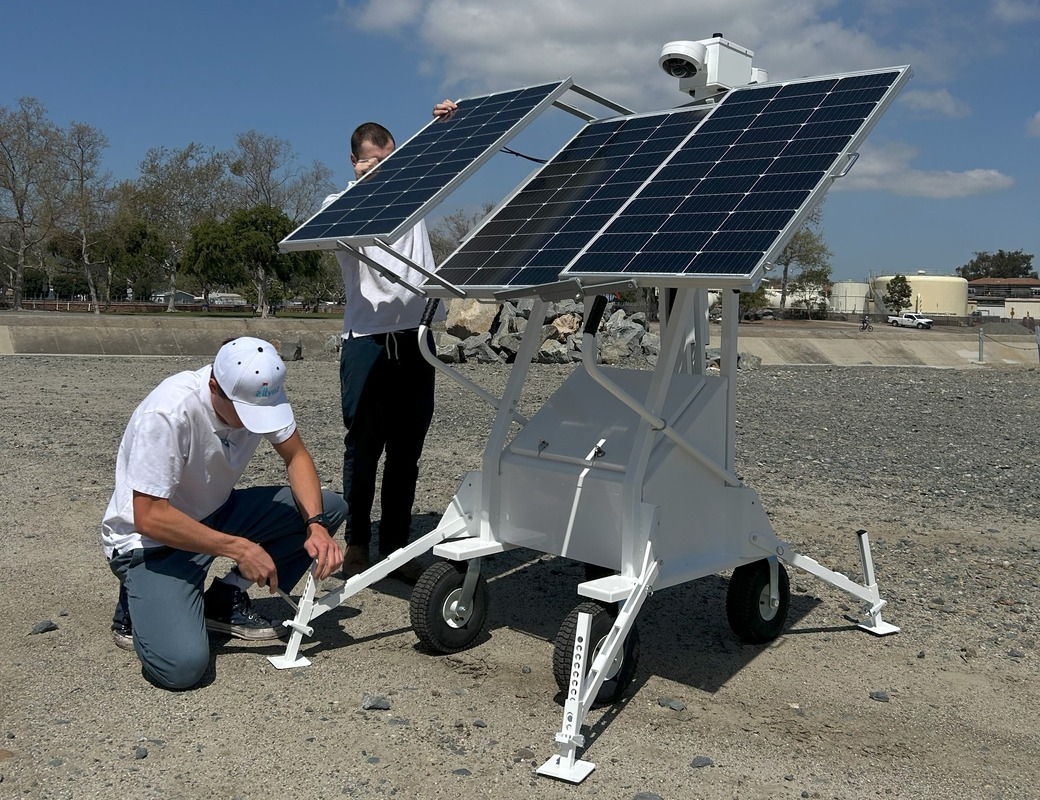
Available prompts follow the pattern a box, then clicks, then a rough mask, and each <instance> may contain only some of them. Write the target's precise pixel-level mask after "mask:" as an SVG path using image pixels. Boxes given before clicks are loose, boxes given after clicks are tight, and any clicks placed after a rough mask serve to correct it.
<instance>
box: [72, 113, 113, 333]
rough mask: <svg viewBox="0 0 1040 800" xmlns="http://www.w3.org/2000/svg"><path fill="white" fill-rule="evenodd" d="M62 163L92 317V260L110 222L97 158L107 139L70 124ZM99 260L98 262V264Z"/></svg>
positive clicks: (108, 195) (106, 178)
mask: <svg viewBox="0 0 1040 800" xmlns="http://www.w3.org/2000/svg"><path fill="white" fill-rule="evenodd" d="M64 140H65V147H64V148H63V150H64V152H63V161H64V166H65V171H66V180H67V182H68V201H67V204H66V212H67V215H68V223H69V227H70V228H71V229H72V230H74V232H75V238H76V243H77V246H78V248H77V249H78V251H79V252H78V260H79V263H80V266H81V267H82V269H83V273H84V276H85V277H86V279H87V287H88V289H89V291H90V302H91V303H92V304H93V307H94V313H95V314H100V313H101V308H100V306H99V304H98V291H97V275H96V269H97V266H96V265H95V261H94V260H93V256H94V254H95V251H96V247H97V244H98V239H99V237H101V236H102V235H103V231H104V228H105V226H106V225H107V223H108V221H109V220H110V218H111V209H112V189H111V175H110V173H107V172H103V171H102V169H101V157H102V154H103V152H104V150H105V148H107V147H108V139H107V138H106V137H105V135H104V134H103V133H102V132H101V131H99V130H98V129H97V128H93V127H91V126H90V125H87V124H85V123H82V122H73V123H72V125H71V126H69V129H68V131H66V133H65V137H64ZM100 261H101V259H99V262H100Z"/></svg>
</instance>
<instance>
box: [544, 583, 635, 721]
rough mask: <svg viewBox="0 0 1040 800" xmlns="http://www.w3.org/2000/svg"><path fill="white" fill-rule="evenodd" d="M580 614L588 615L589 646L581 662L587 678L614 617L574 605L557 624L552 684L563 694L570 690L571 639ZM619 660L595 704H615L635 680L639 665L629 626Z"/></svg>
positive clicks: (597, 608)
mask: <svg viewBox="0 0 1040 800" xmlns="http://www.w3.org/2000/svg"><path fill="white" fill-rule="evenodd" d="M582 612H585V613H586V614H591V615H592V629H591V631H590V635H589V643H590V647H589V649H588V651H587V653H588V655H587V657H586V659H585V674H586V675H588V673H589V669H591V668H592V662H593V659H595V657H596V652H597V651H598V650H599V647H600V644H601V643H602V642H603V640H604V639H605V638H606V636H607V634H608V633H610V629H611V628H612V627H613V626H614V619H615V618H616V614H615V613H614V612H613V611H612V610H611V609H610V608H609V607H607V606H603V605H601V604H599V603H595V602H592V601H588V602H585V603H582V604H581V605H579V606H577V607H576V608H575V609H574V610H573V611H571V613H570V614H568V615H567V617H566V619H564V621H563V624H562V625H560V630H559V632H558V633H557V634H556V641H555V642H554V643H553V677H554V678H555V679H556V685H557V686H559V687H560V691H562V692H564V693H566V692H567V690H568V689H569V688H570V681H571V663H572V660H573V656H574V637H575V635H576V634H577V631H578V614H580V613H582ZM620 658H621V663H620V664H619V665H617V669H616V671H615V673H614V674H613V675H608V677H607V678H606V679H605V680H604V681H603V685H602V686H600V689H599V692H597V693H596V700H595V702H594V704H595V705H605V704H608V703H614V702H617V701H618V700H619V699H620V698H621V696H622V695H623V694H624V693H625V690H626V689H627V688H628V686H629V684H630V683H632V678H634V677H635V674H636V667H638V666H639V630H638V628H637V627H636V626H635V624H633V625H632V629H631V630H630V631H629V632H628V637H627V638H626V639H625V642H624V644H622V646H621V653H620Z"/></svg>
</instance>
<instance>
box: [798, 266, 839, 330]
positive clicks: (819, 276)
mask: <svg viewBox="0 0 1040 800" xmlns="http://www.w3.org/2000/svg"><path fill="white" fill-rule="evenodd" d="M830 283H831V268H830V264H825V265H820V266H807V267H804V268H803V269H802V270H801V272H799V273H798V275H797V276H796V277H795V279H794V280H793V281H791V295H792V296H793V297H794V298H795V305H797V306H801V307H802V308H804V309H805V312H806V316H807V317H808V318H809V319H812V318H813V315H814V313H815V314H816V315H826V313H827V290H828V288H829V287H830Z"/></svg>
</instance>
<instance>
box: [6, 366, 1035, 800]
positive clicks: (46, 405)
mask: <svg viewBox="0 0 1040 800" xmlns="http://www.w3.org/2000/svg"><path fill="white" fill-rule="evenodd" d="M199 363H200V362H199V361H198V360H197V359H171V358H165V359H162V358H156V359H151V358H138V359H128V358H107V359H105V358H54V357H18V356H11V357H5V358H3V359H2V360H0V370H2V380H0V403H2V407H3V409H4V411H3V413H2V416H0V419H2V431H3V436H2V444H3V454H4V457H3V459H2V460H0V486H2V488H3V493H2V496H0V508H2V514H0V520H2V521H0V526H2V542H3V545H2V547H0V569H2V574H3V575H4V576H5V577H4V581H3V588H2V589H0V618H2V619H3V624H2V625H0V636H2V641H0V797H2V798H6V797H11V798H15V797H26V798H94V797H99V798H100V797H106V798H107V797H121V798H152V797H155V798H158V797H163V798H169V797H237V798H265V797H270V796H272V795H274V796H295V797H305V798H333V797H344V796H346V797H367V798H379V797H417V798H456V797H463V798H477V797H494V798H496V799H497V800H513V799H518V798H527V797H532V796H538V797H541V798H546V800H549V799H551V798H574V797H596V798H611V799H614V798H620V799H622V800H628V799H629V798H640V800H651V799H652V798H665V799H666V800H670V799H672V798H691V797H696V798H707V799H708V800H716V799H721V798H742V799H746V798H809V797H811V798H817V797H818V798H843V799H844V798H848V799H853V798H875V797H898V798H949V797H961V798H1028V797H1036V796H1038V794H1040V790H1038V789H1037V786H1038V785H1040V726H1038V725H1037V723H1036V719H1035V717H1036V709H1037V708H1040V681H1038V672H1040V653H1038V652H1037V649H1036V640H1037V617H1038V602H1040V590H1038V588H1040V524H1038V523H1037V520H1036V517H1037V503H1038V502H1040V498H1038V496H1037V488H1036V487H1037V460H1038V456H1037V454H1038V453H1040V428H1038V426H1037V419H1038V417H1040V413H1038V412H1040V399H1038V398H1040V391H1038V390H1040V371H1037V370H1036V369H1029V368H1019V369H1014V370H1002V369H995V368H986V369H974V370H970V371H967V370H966V371H955V370H932V369H897V368H893V369H880V368H771V369H768V370H767V369H760V370H751V371H747V372H743V373H742V374H741V375H740V377H739V380H738V394H737V397H738V400H737V402H738V415H739V425H738V430H737V433H738V440H737V453H738V471H739V473H740V474H741V476H742V478H743V479H744V480H745V481H746V482H747V483H748V484H749V485H750V486H752V487H753V488H755V489H756V490H757V491H758V493H759V494H760V496H761V497H762V500H763V504H764V506H765V508H766V509H767V510H768V512H769V514H770V516H771V518H772V521H773V524H774V527H775V528H776V530H777V531H778V533H779V534H780V535H781V536H782V537H783V538H785V539H786V540H788V541H790V542H791V543H792V544H794V545H795V546H796V547H797V548H798V550H799V551H800V552H802V553H804V554H806V555H809V556H811V557H813V558H816V559H817V560H819V561H820V562H821V563H823V564H825V565H826V566H829V567H831V568H833V569H837V570H840V571H842V572H845V573H846V574H849V575H851V576H853V577H858V576H859V574H860V567H859V558H858V552H857V549H856V544H855V536H854V532H855V531H856V530H857V529H859V528H866V529H867V530H868V531H869V532H870V535H871V540H872V543H873V546H874V559H875V564H876V569H877V575H878V581H879V584H880V586H881V590H882V595H883V596H884V597H885V598H886V599H887V600H888V601H889V606H888V607H887V608H886V609H885V619H886V621H889V622H892V623H894V624H896V625H898V626H900V627H901V628H902V631H901V632H900V633H899V634H897V635H895V636H889V637H885V638H875V637H873V636H871V635H870V634H867V633H864V632H862V631H860V630H858V629H856V628H855V627H854V626H853V625H851V624H850V622H849V621H848V616H849V615H850V614H854V613H857V611H858V608H857V605H856V604H855V603H852V602H850V600H849V598H847V597H846V596H845V595H843V594H842V593H840V592H838V591H837V590H835V589H833V588H832V587H830V586H828V585H826V584H823V583H821V582H820V581H817V580H816V579H815V578H813V577H811V576H809V575H807V574H805V573H794V572H792V576H791V578H792V580H791V583H792V595H793V596H792V601H791V609H790V614H789V620H788V628H787V630H785V632H784V633H783V634H782V635H781V636H780V637H779V638H778V639H777V640H776V641H775V642H773V643H771V644H769V645H767V646H761V647H755V646H747V645H742V644H740V643H739V642H738V640H737V639H736V638H735V637H734V636H733V634H732V632H731V631H730V629H729V627H728V624H727V622H726V613H725V591H726V577H725V575H722V576H713V577H710V578H705V579H702V580H700V581H695V582H693V583H688V584H684V585H682V586H678V587H673V588H670V589H667V590H664V591H660V592H658V593H656V594H655V595H654V596H652V597H651V598H650V599H649V600H648V602H647V605H646V606H645V607H644V609H643V612H642V613H641V614H640V617H639V627H640V633H641V639H642V658H641V661H640V664H639V668H638V670H637V673H636V677H635V680H634V681H633V683H632V686H631V688H630V691H629V693H628V696H627V698H626V700H625V702H624V703H622V704H620V705H618V706H614V707H607V708H603V709H598V710H596V711H594V712H593V713H592V714H591V715H590V717H589V723H590V725H591V727H590V728H589V729H587V730H586V733H587V734H589V747H588V749H587V751H586V753H585V754H584V757H585V758H587V759H588V760H591V761H594V762H595V763H596V764H597V765H598V766H597V769H596V770H595V771H594V772H593V773H592V775H591V776H590V777H589V778H588V779H587V780H586V781H585V782H584V783H582V784H580V785H578V786H573V785H569V784H565V783H558V782H554V781H552V780H550V779H547V778H541V777H538V776H536V775H535V773H534V769H535V767H537V766H538V765H540V764H541V763H542V762H543V761H544V760H545V759H546V758H548V757H549V756H550V755H552V754H553V753H554V752H555V746H554V742H553V735H554V734H555V733H556V731H557V730H558V729H559V727H560V724H561V719H562V707H561V705H560V699H561V698H560V697H559V696H558V692H557V689H556V685H555V681H554V679H553V675H552V667H551V660H552V639H553V637H554V636H555V634H556V630H557V628H558V627H559V624H560V622H561V621H562V619H563V617H564V616H565V615H566V613H567V611H568V610H570V609H571V608H572V607H573V606H574V605H576V604H577V602H578V600H579V598H578V597H577V595H576V594H575V591H574V587H575V585H576V584H577V583H578V582H580V581H581V580H582V579H583V570H582V566H581V565H580V564H576V563H574V562H570V561H567V560H565V559H560V558H550V557H547V556H542V555H540V554H539V553H534V552H530V551H521V550H518V551H512V552H510V553H507V554H503V555H500V556H495V557H493V558H490V559H487V562H486V565H485V573H486V574H487V576H488V578H489V587H490V597H491V606H490V610H489V618H488V626H487V632H486V635H485V636H483V637H482V638H481V639H479V640H478V641H477V642H476V644H475V645H474V646H473V647H472V648H471V649H469V650H466V651H464V652H462V653H459V654H457V655H453V656H439V655H433V654H430V653H428V652H426V651H424V650H423V648H422V647H421V646H419V645H418V643H417V640H416V637H415V635H414V633H413V632H412V630H411V628H410V626H409V622H408V601H409V597H410V590H409V589H408V588H407V587H405V586H403V585H402V584H400V583H396V582H393V581H384V582H381V583H379V584H376V585H375V586H374V587H372V588H371V589H368V590H364V591H363V592H361V593H360V594H358V595H355V596H354V597H351V598H350V599H349V600H348V601H347V603H346V604H345V605H343V606H341V607H340V608H338V609H336V610H335V611H333V612H330V613H328V614H326V615H325V616H323V617H320V618H319V619H318V620H316V621H315V629H316V630H315V636H314V638H313V639H311V640H308V641H307V642H306V643H305V646H304V652H305V654H306V655H307V656H308V657H309V658H310V659H311V660H312V661H313V662H314V663H313V665H312V666H311V667H309V668H305V669H297V670H287V671H278V670H275V669H274V668H273V667H271V666H270V664H269V663H268V661H267V660H266V658H265V656H267V655H275V654H278V653H279V652H280V651H281V649H282V648H280V647H272V646H269V645H256V644H253V645H249V644H246V643H242V642H238V641H226V640H223V639H213V641H212V644H213V665H212V669H211V670H210V672H209V673H208V674H207V677H206V679H205V680H204V682H203V685H201V686H200V687H199V688H197V689H195V690H193V691H188V692H182V693H167V692H163V691H160V690H157V689H155V688H153V687H151V686H150V685H148V684H147V683H145V682H144V680H143V679H142V678H141V675H140V670H139V667H138V665H137V661H136V658H135V657H134V656H133V654H128V653H125V652H123V651H121V650H118V649H116V648H115V647H114V645H113V644H112V641H111V638H110V636H109V632H108V623H109V617H110V614H111V610H112V606H113V603H114V600H115V596H116V584H115V580H114V578H113V577H112V576H111V574H110V573H109V571H108V569H107V567H106V565H105V564H104V561H103V559H102V557H101V553H100V549H99V547H98V522H99V519H100V517H101V514H102V511H103V510H104V506H105V504H106V502H107V499H108V495H109V493H110V491H111V480H112V469H113V461H114V456H115V452H116V448H117V445H118V441H119V438H120V435H121V433H122V429H123V426H124V425H125V422H126V420H127V418H128V417H129V415H130V413H131V411H132V410H133V408H134V406H135V405H136V403H137V402H138V401H139V400H140V399H141V398H142V397H143V396H144V395H145V394H146V393H147V392H148V391H149V390H150V389H151V387H152V386H153V385H154V384H155V383H157V382H158V381H159V380H160V379H161V378H162V377H164V376H165V375H166V374H168V373H170V372H172V371H175V370H177V369H184V368H189V367H195V366H197V365H198V364H199ZM461 369H463V370H464V371H465V372H466V374H468V375H470V376H471V377H473V378H474V379H476V380H479V381H481V382H482V383H483V384H485V385H486V386H488V387H491V388H496V387H501V386H502V385H503V384H504V381H505V378H506V376H507V372H506V369H507V368H505V367H498V366H474V367H470V366H463V367H462V368H461ZM571 369H572V367H570V366H553V365H536V366H535V367H534V368H533V369H532V378H531V381H530V383H529V390H530V391H529V392H528V394H527V397H526V407H527V410H528V411H531V410H533V409H535V408H537V407H538V406H539V405H540V404H541V403H542V402H543V401H544V399H545V398H546V397H548V396H549V394H551V392H552V391H553V389H554V388H555V386H557V385H558V384H559V382H560V381H561V380H562V379H563V378H564V377H565V376H566V375H567V374H568V373H569V371H570V370H571ZM289 380H290V384H289V386H290V394H291V397H292V399H293V403H294V406H295V409H296V413H297V417H298V419H299V421H300V423H301V428H302V431H303V433H304V436H305V440H306V441H307V442H308V444H309V445H310V448H311V450H312V452H313V454H314V456H315V459H316V462H317V464H318V467H319V470H320V472H321V474H322V476H323V477H324V478H325V479H326V481H327V483H328V484H330V485H332V486H336V487H338V486H339V475H338V473H339V469H340V448H341V437H342V430H341V426H340V421H339V411H338V394H337V392H338V388H337V377H336V367H335V364H334V363H333V362H331V361H302V362H297V363H294V364H292V365H291V367H290V379H289ZM490 420H491V413H490V410H489V409H487V408H486V407H484V406H483V405H479V404H478V403H477V402H476V401H474V400H473V399H472V396H471V395H469V394H468V393H467V392H465V391H464V390H462V389H461V388H458V387H456V386H455V385H454V384H451V383H448V382H446V381H442V382H441V383H440V384H439V405H438V411H437V415H436V418H435V420H434V426H433V429H432V430H431V433H430V436H429V439H428V442H427V449H426V455H425V457H424V462H423V469H422V477H421V480H420V488H419V493H418V497H417V500H416V505H417V512H418V513H417V516H416V529H417V531H426V530H430V529H431V528H432V527H434V526H435V525H436V523H437V521H438V520H439V517H440V514H441V512H442V511H443V509H444V507H445V506H446V504H447V503H448V501H449V500H450V498H451V496H452V494H453V493H454V491H455V489H456V486H457V482H458V479H459V477H460V476H461V475H462V474H463V472H464V471H466V470H469V469H475V468H478V467H479V463H480V453H481V448H482V446H483V443H484V439H485V436H486V434H487V431H488V428H489V425H490ZM281 476H282V471H281V468H280V465H279V463H278V459H277V457H276V456H275V455H274V453H273V452H264V453H263V454H262V455H261V456H258V457H257V459H256V460H255V461H254V466H253V468H252V469H251V471H250V473H249V475H248V480H249V481H252V482H273V481H279V480H281ZM691 513H696V510H695V509H691ZM222 566H225V565H218V567H217V568H218V569H219V568H221V567H222ZM336 583H337V582H336V581H329V582H328V586H329V587H332V586H334V585H336ZM254 594H255V596H256V597H257V598H258V599H260V602H261V605H262V607H263V608H264V609H265V610H267V611H268V612H270V613H271V614H278V613H283V614H284V612H285V610H286V607H285V605H284V603H283V602H282V601H281V600H280V599H278V598H267V597H265V596H264V595H263V594H262V593H260V592H256V591H255V590H254ZM47 621H50V622H51V623H52V625H46V624H43V623H46V622H47ZM40 628H49V630H44V631H43V632H40V633H34V632H33V631H34V630H38V629H40ZM366 696H367V701H366ZM376 698H381V699H384V700H385V701H386V702H385V703H382V702H376V703H374V704H373V702H372V701H373V699H376ZM373 705H374V706H375V707H373ZM366 706H368V707H367V708H366ZM378 706H389V708H385V709H381V708H379V707H378Z"/></svg>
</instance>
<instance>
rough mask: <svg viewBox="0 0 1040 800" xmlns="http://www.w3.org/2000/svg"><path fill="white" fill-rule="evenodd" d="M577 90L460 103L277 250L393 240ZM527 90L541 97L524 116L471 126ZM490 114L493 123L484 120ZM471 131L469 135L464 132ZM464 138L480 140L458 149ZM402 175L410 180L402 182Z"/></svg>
mask: <svg viewBox="0 0 1040 800" xmlns="http://www.w3.org/2000/svg"><path fill="white" fill-rule="evenodd" d="M573 85H574V84H573V81H572V80H571V79H570V78H566V79H564V80H561V81H554V82H551V83H545V84H539V85H536V86H525V87H520V88H519V89H512V90H509V91H508V92H496V93H493V94H488V95H480V96H477V97H470V98H463V99H460V100H459V101H458V105H459V109H460V111H459V112H456V117H455V118H453V119H452V120H450V121H447V122H444V121H440V120H436V119H434V120H430V121H429V122H428V123H427V124H426V125H425V126H424V127H423V128H421V129H420V130H419V131H418V132H416V133H415V134H414V135H413V136H411V137H410V138H409V139H408V140H407V141H405V142H404V143H403V144H401V145H399V146H398V147H397V148H395V150H394V152H393V153H391V154H390V155H389V156H388V157H387V158H386V159H384V160H383V161H382V162H381V163H380V165H379V173H374V174H372V175H371V176H366V177H364V178H362V179H361V180H360V181H357V182H356V183H353V184H352V185H351V186H349V187H348V188H347V189H346V190H344V191H343V192H341V193H340V195H339V197H337V198H336V200H334V201H333V202H332V203H330V204H329V205H327V206H325V207H324V208H322V209H321V210H320V211H318V212H317V213H315V214H314V215H312V216H311V217H310V218H309V219H307V220H306V221H305V222H304V223H303V224H301V225H299V226H298V227H297V228H296V229H295V230H294V231H293V232H292V233H290V234H289V235H288V236H286V237H285V238H284V239H283V240H282V241H281V242H280V243H279V249H280V250H281V251H282V252H292V251H303V250H322V249H329V250H331V249H335V248H336V247H337V246H338V245H337V242H338V241H340V240H342V241H345V242H347V243H348V244H350V245H352V246H355V247H364V246H368V245H371V244H374V243H375V241H376V240H377V239H379V240H382V241H395V240H396V239H398V238H399V237H400V236H402V235H403V234H404V233H406V232H407V231H408V230H410V229H411V228H412V227H413V226H414V225H415V224H416V223H417V222H418V221H419V220H421V219H423V218H424V217H425V216H426V215H427V214H429V212H430V211H431V210H432V209H433V208H434V207H436V206H437V205H438V204H439V203H440V202H441V201H442V200H443V199H444V198H445V197H446V196H447V195H449V194H450V193H451V192H453V191H454V190H455V189H456V188H458V186H459V185H460V184H462V183H463V182H464V181H465V180H466V179H468V178H469V177H470V175H472V174H473V173H474V172H475V171H476V170H478V169H480V167H482V166H483V165H484V164H485V163H487V161H488V160H490V159H491V158H492V157H493V156H494V155H495V154H496V153H497V152H498V151H499V150H500V149H501V148H502V147H504V146H505V145H507V144H508V143H509V142H510V141H511V140H512V139H513V138H514V137H515V136H517V135H518V134H519V133H520V132H521V131H522V130H523V129H524V128H526V127H527V126H528V125H529V124H530V123H531V122H533V121H534V120H535V119H536V118H537V117H538V115H540V114H541V113H542V112H543V111H545V109H546V108H548V107H549V106H550V105H552V104H553V103H555V102H556V101H557V100H558V99H559V98H560V97H561V96H562V95H563V94H564V93H566V92H567V90H569V89H570V88H572V87H573ZM525 93H526V94H528V95H531V94H536V95H543V96H542V97H541V98H540V99H539V100H538V101H537V102H535V103H533V104H527V105H525V106H522V108H525V109H526V110H524V111H523V113H520V114H517V113H516V110H513V111H510V112H509V113H508V114H506V115H505V116H504V117H502V118H501V119H499V120H498V123H497V124H495V125H494V126H493V127H492V128H491V129H490V130H489V131H487V130H486V131H485V132H484V133H481V132H480V129H479V128H478V129H475V130H474V129H473V126H472V125H466V124H465V123H467V122H477V121H483V122H484V124H490V121H493V120H495V118H496V115H497V116H499V117H501V116H502V114H504V113H505V109H498V110H497V111H496V112H495V113H494V114H492V113H488V112H487V111H484V112H483V113H481V109H486V108H492V107H494V106H503V107H505V106H508V105H509V104H510V103H511V102H512V101H513V100H517V99H520V98H523V96H524V94H525ZM468 107H469V108H468ZM467 111H468V113H467ZM484 117H487V118H488V120H483V118H484ZM502 122H506V123H508V124H507V125H503V124H502ZM467 130H469V131H471V133H469V134H468V135H464V134H465V132H466V131H467ZM463 141H470V142H475V143H471V144H470V145H469V146H462V147H460V146H458V144H459V143H461V142H463ZM434 152H436V153H437V155H438V156H439V157H435V158H434V159H433V160H429V161H427V162H426V164H428V167H426V166H425V164H424V169H425V171H424V172H423V173H422V174H417V175H416V176H415V178H414V180H410V178H409V177H408V176H407V171H408V169H409V168H410V167H412V166H413V165H414V164H417V163H419V162H420V160H421V159H423V158H424V157H426V156H428V155H429V154H431V153H434ZM401 175H404V176H405V177H404V178H403V179H400V176H401ZM395 178H396V179H400V183H401V184H402V185H400V186H399V187H390V188H388V187H389V184H390V181H392V180H394V179H395ZM406 182H407V185H404V184H405V183H406ZM376 200H378V202H376ZM352 215H353V218H352Z"/></svg>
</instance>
